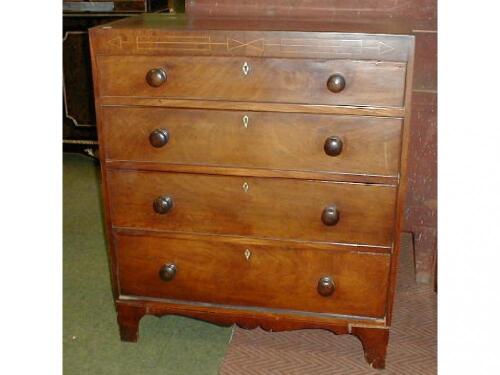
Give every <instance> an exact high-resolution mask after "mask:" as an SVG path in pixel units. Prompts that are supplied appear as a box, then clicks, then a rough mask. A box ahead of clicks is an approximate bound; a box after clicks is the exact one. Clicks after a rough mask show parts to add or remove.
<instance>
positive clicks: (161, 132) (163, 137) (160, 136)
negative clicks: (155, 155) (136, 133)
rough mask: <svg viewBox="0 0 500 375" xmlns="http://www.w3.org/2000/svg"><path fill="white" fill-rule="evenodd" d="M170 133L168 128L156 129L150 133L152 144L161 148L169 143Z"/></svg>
mask: <svg viewBox="0 0 500 375" xmlns="http://www.w3.org/2000/svg"><path fill="white" fill-rule="evenodd" d="M168 139H169V135H168V131H167V129H156V130H153V131H152V132H151V134H150V135H149V143H151V146H153V147H156V148H160V147H163V146H165V145H166V144H167V143H168Z"/></svg>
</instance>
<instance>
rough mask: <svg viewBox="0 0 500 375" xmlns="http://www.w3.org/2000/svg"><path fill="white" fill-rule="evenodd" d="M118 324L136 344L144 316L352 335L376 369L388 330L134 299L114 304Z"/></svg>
mask: <svg viewBox="0 0 500 375" xmlns="http://www.w3.org/2000/svg"><path fill="white" fill-rule="evenodd" d="M116 309H117V320H118V324H119V327H120V336H121V339H122V341H129V342H137V340H138V330H139V323H140V320H141V319H142V317H143V316H145V315H155V316H157V317H161V316H164V315H180V316H188V317H191V318H194V319H200V320H204V321H208V322H211V323H214V324H217V325H221V326H231V325H233V324H236V325H237V326H239V327H241V328H244V329H255V328H257V327H260V328H262V329H264V330H266V331H274V332H280V331H290V330H298V329H325V330H328V331H330V332H332V333H334V334H336V335H344V334H352V335H354V336H356V337H357V338H358V339H359V340H360V341H361V344H362V346H363V350H364V352H365V359H366V361H367V362H368V364H369V365H370V366H371V367H373V368H376V369H383V368H385V356H386V352H387V343H388V340H389V330H388V328H387V327H385V326H384V324H385V323H384V322H383V321H380V320H368V319H359V323H357V322H356V320H355V319H353V317H349V318H348V319H347V318H342V317H337V318H332V317H328V318H325V317H321V316H320V315H316V316H311V315H298V314H294V313H287V312H283V313H276V312H269V310H266V309H258V310H249V309H246V310H240V309H237V308H235V307H221V306H211V305H207V304H188V303H175V302H166V301H147V300H133V299H126V297H125V299H118V300H116Z"/></svg>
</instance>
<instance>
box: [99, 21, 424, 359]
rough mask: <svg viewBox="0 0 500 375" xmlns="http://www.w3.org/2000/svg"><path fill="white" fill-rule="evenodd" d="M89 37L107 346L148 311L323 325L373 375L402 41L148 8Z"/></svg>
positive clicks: (397, 221)
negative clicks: (357, 343)
mask: <svg viewBox="0 0 500 375" xmlns="http://www.w3.org/2000/svg"><path fill="white" fill-rule="evenodd" d="M90 37H91V49H92V63H93V75H94V90H95V96H96V108H97V116H98V131H99V142H100V147H101V151H100V155H101V166H102V179H103V193H104V205H105V213H106V223H107V231H108V240H109V259H110V268H111V273H112V279H113V292H114V297H115V304H116V309H117V315H118V324H119V326H120V333H121V338H122V340H126V341H136V340H137V336H138V333H137V332H138V325H139V321H140V319H141V318H142V317H143V316H144V315H146V314H154V315H157V316H162V315H168V314H175V315H183V316H188V317H192V318H197V319H202V320H206V321H209V322H213V323H217V324H221V325H231V324H237V325H239V326H241V327H244V328H255V327H262V328H263V329H266V330H273V331H280V330H291V329H306V328H322V329H327V330H330V331H332V332H333V333H335V334H353V335H356V336H357V337H358V338H359V339H360V340H361V342H362V344H363V348H364V351H365V357H366V359H367V361H368V362H369V364H370V365H372V366H373V367H375V368H383V367H384V363H385V354H386V348H387V343H388V338H389V328H390V324H391V315H392V305H393V297H394V289H395V281H396V272H397V265H398V254H399V235H400V225H401V213H402V207H403V198H404V194H405V170H406V166H405V161H406V153H407V145H408V141H407V139H408V121H409V113H410V111H409V105H408V103H409V102H410V101H409V95H410V94H409V93H410V89H411V82H412V66H413V49H414V42H413V37H411V36H406V35H401V34H399V35H396V34H393V35H391V34H388V33H384V32H383V31H382V30H373V32H370V31H367V30H366V29H364V28H363V27H361V26H359V25H338V24H333V23H330V24H324V23H321V24H320V23H314V22H309V23H297V22H294V23H292V24H290V23H287V22H286V21H275V22H273V21H265V20H261V21H252V20H246V21H241V20H232V19H224V20H216V21H214V20H204V19H199V20H196V19H189V18H184V17H180V16H179V17H177V18H172V17H169V18H167V17H165V16H161V15H144V16H141V17H134V18H130V19H127V20H122V21H117V22H114V23H112V24H109V25H105V26H99V27H96V28H94V29H92V30H91V32H90Z"/></svg>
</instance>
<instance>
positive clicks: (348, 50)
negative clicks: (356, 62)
mask: <svg viewBox="0 0 500 375" xmlns="http://www.w3.org/2000/svg"><path fill="white" fill-rule="evenodd" d="M280 47H281V52H284V53H298V52H303V51H304V50H306V51H307V52H310V53H326V54H331V53H335V54H337V55H345V56H356V55H361V54H362V53H363V52H365V51H367V50H371V51H373V52H376V53H378V54H379V55H384V54H386V53H389V52H392V51H394V48H393V47H392V46H390V45H388V44H386V43H384V42H382V41H380V40H354V39H353V40H349V39H337V40H324V39H282V40H281V44H280Z"/></svg>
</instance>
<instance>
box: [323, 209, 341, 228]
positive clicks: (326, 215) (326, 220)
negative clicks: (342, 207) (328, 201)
mask: <svg viewBox="0 0 500 375" xmlns="http://www.w3.org/2000/svg"><path fill="white" fill-rule="evenodd" d="M339 219H340V213H339V210H337V207H336V206H335V205H333V206H328V207H326V208H325V209H324V210H323V213H322V214H321V221H322V222H323V224H325V225H328V226H331V225H335V224H337V223H338V222H339Z"/></svg>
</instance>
